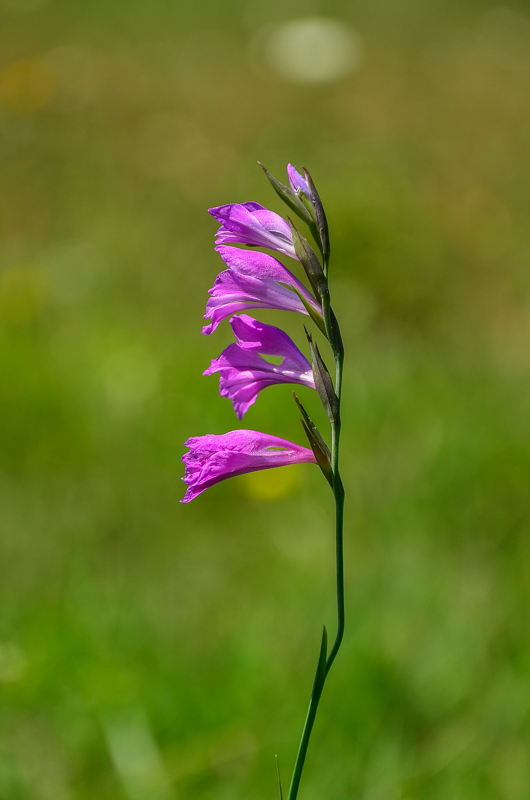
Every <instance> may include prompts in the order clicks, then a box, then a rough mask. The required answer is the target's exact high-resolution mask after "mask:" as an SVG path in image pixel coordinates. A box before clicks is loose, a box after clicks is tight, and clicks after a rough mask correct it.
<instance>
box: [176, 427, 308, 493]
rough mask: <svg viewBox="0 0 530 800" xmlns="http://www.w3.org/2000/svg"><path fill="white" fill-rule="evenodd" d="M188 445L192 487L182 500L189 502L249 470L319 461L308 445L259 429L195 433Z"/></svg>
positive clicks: (188, 476) (187, 476) (187, 473)
mask: <svg viewBox="0 0 530 800" xmlns="http://www.w3.org/2000/svg"><path fill="white" fill-rule="evenodd" d="M186 447H189V449H190V451H189V453H186V454H185V455H184V456H182V460H183V461H184V464H185V466H186V468H185V474H184V477H183V478H182V480H183V481H184V483H186V484H187V485H188V489H187V491H186V494H185V496H184V498H183V499H182V500H181V503H189V502H190V500H193V499H194V498H195V497H197V495H199V494H201V492H204V491H205V490H206V489H209V488H210V486H213V485H214V484H215V483H219V481H224V480H226V478H234V477H235V476H236V475H244V474H245V473H246V472H257V471H258V470H260V469H270V468H271V467H285V466H287V465H289V464H302V463H304V462H307V463H311V464H316V463H317V462H316V459H315V456H314V455H313V453H312V451H311V450H308V448H307V447H301V446H300V445H299V444H294V443H293V442H289V441H287V440H286V439H280V438H279V437H278V436H272V435H271V434H269V433H259V432H258V431H246V430H242V431H230V432H229V433H223V434H222V435H221V436H216V435H215V434H213V433H209V434H207V435H206V436H192V437H191V439H188V441H187V442H186Z"/></svg>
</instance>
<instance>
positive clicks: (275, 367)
mask: <svg viewBox="0 0 530 800" xmlns="http://www.w3.org/2000/svg"><path fill="white" fill-rule="evenodd" d="M260 166H262V169H263V170H264V172H265V174H266V175H267V177H268V179H269V181H270V182H271V184H272V186H273V187H274V189H275V191H276V193H277V194H278V196H279V197H280V198H281V200H282V201H283V202H284V203H286V205H287V206H288V207H289V209H291V210H292V211H294V212H295V213H296V214H297V215H298V217H299V218H300V219H302V221H303V222H305V223H306V224H307V226H308V228H309V232H310V233H311V235H312V237H313V239H314V241H315V244H316V247H317V250H318V252H320V254H321V260H319V258H318V256H317V254H316V252H315V250H314V249H313V247H312V246H311V244H310V243H309V242H308V241H307V239H305V238H304V236H303V235H302V234H300V233H299V232H298V230H297V229H296V228H295V226H294V225H293V223H292V222H291V220H290V219H289V220H287V219H284V218H283V217H281V216H280V215H279V214H276V213H275V212H274V211H269V210H268V209H267V208H265V207H264V206H262V205H260V204H259V203H256V202H253V201H252V202H246V203H229V204H227V205H224V206H218V207H217V208H211V209H210V210H209V212H210V214H211V215H212V216H213V217H215V219H216V220H217V221H218V222H220V223H221V226H220V228H219V229H218V231H217V234H216V244H217V247H216V250H217V251H218V252H219V254H220V255H221V258H222V259H223V261H224V262H225V264H226V267H227V269H225V270H224V271H222V272H221V273H219V275H218V276H217V278H216V280H215V283H214V285H213V287H212V289H210V292H209V294H210V298H209V300H208V302H207V304H206V313H205V315H204V318H205V319H206V320H209V322H208V323H207V324H206V325H205V326H204V328H203V331H202V332H203V333H205V334H210V333H213V332H214V331H215V330H216V328H217V327H218V325H219V324H220V323H221V322H222V321H223V320H224V319H227V318H230V324H231V326H232V330H233V333H234V335H235V338H236V342H235V343H233V344H231V345H229V346H228V347H226V348H225V349H224V350H223V352H222V353H221V354H220V356H219V357H218V358H214V359H213V360H212V362H211V364H210V366H209V367H208V368H207V369H206V370H205V371H204V373H203V374H204V375H212V374H214V373H216V372H218V373H219V391H220V394H221V395H222V396H223V397H228V398H229V399H230V400H231V401H232V404H233V406H234V411H235V412H236V414H237V416H238V418H239V419H240V420H241V419H242V418H243V416H244V415H245V414H246V413H247V411H248V410H249V408H250V407H251V406H252V405H253V404H254V403H255V402H256V399H257V397H258V395H259V394H260V392H261V391H262V390H263V389H265V388H266V387H268V386H273V385H275V384H281V383H291V384H295V385H300V386H306V387H307V388H310V389H316V390H317V391H316V392H315V397H318V398H319V399H320V401H321V402H322V404H323V406H324V408H325V410H326V413H327V415H328V418H329V421H330V427H331V450H330V449H329V448H328V446H327V444H326V443H325V441H324V438H323V437H322V435H321V433H320V431H319V430H318V429H317V428H316V426H315V424H314V423H313V421H312V420H311V418H310V417H309V415H308V413H307V411H306V410H305V408H304V406H303V405H302V403H301V402H300V400H299V399H298V397H297V396H296V395H294V397H295V400H296V403H297V405H298V408H299V410H300V413H301V415H302V418H301V420H300V421H301V422H302V426H303V429H304V432H305V434H306V437H307V439H308V442H309V444H310V449H309V448H307V447H302V446H301V445H299V444H295V443H294V442H290V441H288V440H286V439H280V438H279V437H277V436H275V435H273V434H269V433H260V432H259V431H253V430H235V431H230V432H229V433H224V434H220V435H216V434H206V435H203V436H193V437H191V438H190V439H188V441H187V442H186V446H187V447H188V448H189V452H188V453H186V455H184V456H183V459H182V460H183V461H184V464H185V475H184V478H183V480H184V482H185V483H186V484H187V491H186V494H185V497H184V499H183V500H182V501H181V502H183V503H189V502H190V501H191V500H193V499H194V498H195V497H197V496H198V495H199V494H201V493H202V492H204V491H205V490H206V489H209V488H210V487H211V486H214V484H216V483H219V482H221V481H224V480H226V479H227V478H232V477H235V476H237V475H243V474H245V473H248V472H257V471H259V470H263V469H270V468H272V467H284V466H289V465H290V464H301V463H308V464H317V465H318V466H319V467H320V469H321V471H322V473H323V474H324V476H325V478H326V480H327V482H328V483H329V484H330V486H331V489H332V491H333V495H334V498H335V535H336V555H337V633H336V636H335V641H334V644H333V646H332V648H331V651H330V653H329V655H328V653H327V634H326V629H325V628H324V633H323V637H322V644H321V648H320V655H319V660H318V666H317V672H316V676H315V679H314V682H313V692H312V695H311V702H310V705H309V712H308V714H307V717H306V721H305V725H304V728H303V731H302V738H301V741H300V746H299V750H298V755H297V757H296V762H295V765H294V769H293V775H292V778H291V783H290V788H289V792H288V795H287V800H296V797H297V795H298V789H299V785H300V779H301V775H302V770H303V766H304V762H305V757H306V752H307V747H308V744H309V739H310V736H311V731H312V728H313V723H314V720H315V715H316V712H317V708H318V703H319V700H320V696H321V694H322V690H323V688H324V683H325V681H326V677H327V675H328V673H329V670H330V668H331V665H332V664H333V662H334V660H335V657H336V655H337V652H338V650H339V648H340V645H341V642H342V638H343V634H344V578H343V573H344V569H343V548H342V530H343V510H344V489H343V485H342V481H341V478H340V474H339V440H340V428H341V421H340V401H341V387H342V368H343V360H344V350H343V346H342V339H341V336H340V330H339V325H338V322H337V319H336V317H335V315H334V314H333V311H332V308H331V300H330V292H329V285H328V266H329V253H330V248H329V235H328V226H327V220H326V216H325V213H324V209H323V206H322V202H321V200H320V197H319V195H318V192H317V190H316V188H315V185H314V183H313V180H312V178H311V175H310V174H309V173H308V171H307V170H306V169H304V170H303V173H304V174H303V175H302V174H301V173H300V172H298V170H296V169H295V168H294V167H293V166H292V165H291V164H289V165H288V167H287V174H288V179H289V185H288V186H287V185H285V184H283V183H280V181H278V180H277V179H276V178H275V177H274V176H272V175H271V174H270V173H269V172H268V171H267V170H266V169H265V167H263V165H260ZM233 244H239V245H246V246H247V247H251V248H255V247H262V248H266V249H269V250H274V251H276V252H277V253H280V254H281V255H284V256H288V257H289V258H292V259H294V260H296V261H297V262H300V265H301V266H303V268H304V271H305V273H306V276H307V278H308V279H309V282H310V285H311V289H312V290H313V293H312V292H311V291H310V290H309V289H308V288H307V287H306V286H305V285H304V283H302V281H300V279H299V278H297V277H296V275H294V274H293V273H292V272H291V271H290V270H288V269H287V268H286V267H285V266H284V265H283V264H282V263H281V262H280V261H278V259H277V258H274V257H273V256H271V255H269V254H267V253H262V252H260V251H256V250H246V249H242V248H238V247H233V246H232V245H233ZM251 308H253V309H261V308H263V309H275V310H280V311H294V312H296V313H298V314H304V315H305V316H306V317H307V316H309V317H310V318H311V319H312V320H313V322H315V323H316V325H317V326H318V328H319V329H320V330H321V332H322V333H323V334H324V336H325V337H326V339H327V341H328V344H329V347H330V348H331V353H332V356H333V359H334V362H335V381H334V382H333V379H332V377H331V375H330V373H329V372H328V369H327V367H326V365H325V364H324V361H323V359H322V356H321V355H320V350H319V347H318V345H317V343H316V341H314V339H313V336H312V334H311V333H308V332H307V330H306V334H307V342H308V344H309V351H310V352H309V355H310V356H311V361H309V359H308V358H306V356H305V355H304V354H303V353H302V352H301V350H299V349H298V347H297V346H296V345H295V343H294V342H293V341H292V339H291V338H290V337H289V336H288V335H287V334H286V333H285V332H284V331H282V330H281V329H280V328H276V327H274V326H273V325H267V324H266V323H264V322H260V321H258V320H256V319H254V318H253V317H250V316H248V315H247V314H242V313H241V312H243V311H246V310H248V309H251ZM263 356H273V357H280V358H281V359H282V360H281V363H279V364H274V363H271V362H270V361H268V360H267V359H266V358H264V357H263ZM293 394H294V393H293ZM280 795H281V785H280Z"/></svg>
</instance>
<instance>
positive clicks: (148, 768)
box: [103, 710, 172, 800]
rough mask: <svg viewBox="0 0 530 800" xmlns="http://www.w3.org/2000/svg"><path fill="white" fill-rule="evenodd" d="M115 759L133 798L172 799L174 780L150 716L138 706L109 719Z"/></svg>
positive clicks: (110, 744) (109, 739) (106, 723)
mask: <svg viewBox="0 0 530 800" xmlns="http://www.w3.org/2000/svg"><path fill="white" fill-rule="evenodd" d="M103 727H104V730H105V736H106V739H107V745H108V748H109V753H110V756H111V758H112V762H113V764H114V766H115V768H116V772H117V773H118V775H119V776H120V778H121V781H122V783H123V788H124V789H125V792H126V793H127V796H128V797H129V798H130V800H169V799H170V798H171V797H172V793H171V791H170V788H169V786H170V780H169V777H168V775H167V772H166V768H165V765H164V763H163V761H162V756H161V754H160V750H159V749H158V745H157V743H156V741H155V738H154V736H153V733H152V731H151V728H150V725H149V722H148V720H147V718H146V716H145V715H144V714H143V713H142V712H141V711H140V710H136V711H135V712H134V713H131V714H129V715H127V716H123V717H119V718H118V717H117V718H112V719H108V718H107V719H105V720H104V722H103Z"/></svg>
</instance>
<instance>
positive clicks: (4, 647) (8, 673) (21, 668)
mask: <svg viewBox="0 0 530 800" xmlns="http://www.w3.org/2000/svg"><path fill="white" fill-rule="evenodd" d="M26 666H27V663H26V659H25V656H24V653H23V652H22V650H21V649H20V647H18V645H16V644H14V643H13V642H0V682H2V683H15V682H16V681H19V680H20V679H21V678H22V676H23V674H24V672H25V671H26Z"/></svg>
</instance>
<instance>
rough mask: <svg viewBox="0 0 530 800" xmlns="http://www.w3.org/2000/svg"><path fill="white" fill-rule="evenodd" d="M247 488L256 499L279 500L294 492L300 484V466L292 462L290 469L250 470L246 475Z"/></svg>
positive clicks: (249, 493) (249, 494)
mask: <svg viewBox="0 0 530 800" xmlns="http://www.w3.org/2000/svg"><path fill="white" fill-rule="evenodd" d="M243 479H244V482H245V489H246V493H247V494H248V496H249V497H252V498H253V499H255V500H277V499H278V498H280V497H286V496H287V495H289V494H292V493H293V492H294V491H296V489H297V488H298V487H299V486H300V467H299V465H298V464H292V465H291V466H289V468H288V469H286V468H285V467H282V468H281V469H267V470H260V471H259V472H249V473H248V474H247V475H245V476H244V478H243Z"/></svg>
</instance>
